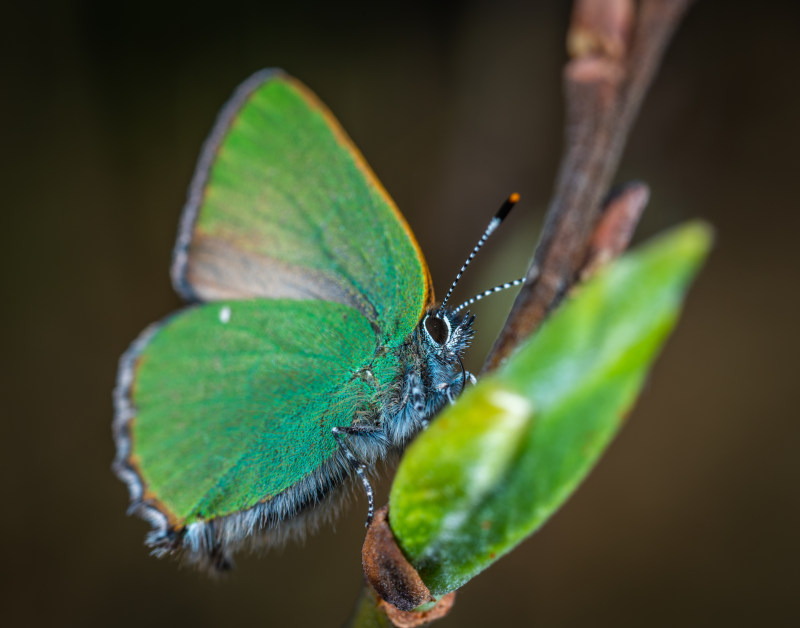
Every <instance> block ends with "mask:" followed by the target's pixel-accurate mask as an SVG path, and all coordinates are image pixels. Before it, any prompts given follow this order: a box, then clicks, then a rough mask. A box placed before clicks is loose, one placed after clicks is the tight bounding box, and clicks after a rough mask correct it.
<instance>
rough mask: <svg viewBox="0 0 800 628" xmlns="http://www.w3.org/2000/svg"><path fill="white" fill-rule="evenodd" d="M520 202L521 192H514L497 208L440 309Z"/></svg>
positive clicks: (440, 308)
mask: <svg viewBox="0 0 800 628" xmlns="http://www.w3.org/2000/svg"><path fill="white" fill-rule="evenodd" d="M518 202H519V194H517V193H516V192H514V193H513V194H512V195H510V196H509V197H508V198H507V199H506V200H505V202H504V203H503V204H502V205H501V206H500V209H498V210H497V213H496V214H495V215H494V217H493V218H492V219H491V220H490V221H489V225H488V226H487V227H486V231H484V232H483V235H482V236H481V239H480V240H478V243H477V244H476V245H475V248H474V249H472V253H470V254H469V257H468V258H467V261H466V262H464V264H463V265H462V266H461V270H459V271H458V274H457V275H456V278H455V279H454V280H453V284H452V285H451V286H450V289H449V290H448V291H447V295H446V296H445V297H444V301H442V304H441V305H440V306H439V310H442V309H444V306H445V303H447V300H448V299H449V298H450V295H451V294H453V290H455V287H456V285H457V284H458V280H459V279H461V275H463V274H464V271H465V270H466V269H467V266H469V263H470V262H471V261H472V258H473V257H475V255H477V254H478V251H480V250H481V247H482V246H483V245H484V243H485V242H486V240H488V239H489V236H490V235H492V233H494V230H495V229H497V227H499V226H500V223H501V222H503V220H505V217H506V216H508V212H510V211H511V208H512V207H514V205H516V204H517V203H518ZM514 285H518V284H514ZM509 287H510V286H509ZM501 289H502V288H501ZM478 298H483V297H478Z"/></svg>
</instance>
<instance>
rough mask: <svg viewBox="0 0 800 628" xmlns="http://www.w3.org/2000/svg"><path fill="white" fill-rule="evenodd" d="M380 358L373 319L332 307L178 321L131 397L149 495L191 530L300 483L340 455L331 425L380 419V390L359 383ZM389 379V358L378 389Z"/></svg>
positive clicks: (379, 369)
mask: <svg viewBox="0 0 800 628" xmlns="http://www.w3.org/2000/svg"><path fill="white" fill-rule="evenodd" d="M225 321H227V322H225ZM375 348H376V336H375V332H374V331H373V329H372V328H371V326H370V323H369V321H367V319H366V318H365V317H364V316H362V315H361V314H360V313H359V312H358V311H356V310H354V309H353V308H351V307H349V306H346V305H341V304H338V303H332V302H325V301H295V300H288V299H274V300H264V299H258V300H247V301H233V302H228V303H215V304H207V305H202V306H198V307H194V308H191V309H188V310H185V311H183V312H181V313H179V314H177V315H175V316H174V317H172V318H170V319H169V320H168V321H167V322H166V324H165V325H164V326H163V327H161V328H160V329H159V330H158V331H157V332H156V333H155V334H154V336H153V337H152V338H151V340H150V342H149V343H148V345H147V346H146V347H145V349H144V350H143V351H142V353H141V355H140V357H139V359H138V361H137V363H136V367H135V368H136V373H135V380H134V386H133V389H132V402H133V406H134V409H135V413H136V414H135V418H134V420H133V423H132V426H131V432H132V434H131V435H132V439H133V442H134V444H135V452H136V454H135V458H134V460H133V462H135V464H136V465H137V467H138V470H139V473H140V475H141V476H142V480H143V481H144V484H145V487H146V489H147V494H148V495H149V496H153V497H155V498H156V499H157V500H158V502H160V503H161V504H162V505H163V506H164V507H165V508H166V509H167V510H168V511H169V514H171V515H172V516H173V519H176V520H178V521H179V522H183V523H186V524H188V523H191V522H192V521H193V520H197V519H209V518H213V517H219V516H224V515H227V514H232V513H235V512H238V511H241V510H245V509H248V508H251V507H253V506H255V505H256V504H257V503H259V502H261V501H265V500H269V499H270V498H271V497H274V496H275V495H277V494H278V493H280V492H281V491H284V490H286V489H287V488H289V487H290V486H292V485H294V484H296V483H297V482H298V481H300V480H301V479H303V478H304V477H306V476H308V475H309V474H311V473H313V472H314V471H315V470H316V469H318V468H319V467H320V466H322V465H323V464H324V463H325V462H326V461H328V460H330V458H331V457H332V456H333V455H334V453H335V451H336V448H337V444H336V441H335V440H334V439H333V437H332V435H331V428H332V427H334V426H342V425H351V424H352V423H353V421H354V420H355V419H356V418H357V417H358V415H359V413H369V412H370V400H371V398H372V397H373V396H374V392H375V388H374V386H375V383H371V384H370V385H367V384H366V383H365V382H364V380H363V378H359V377H355V378H354V377H353V375H354V373H355V372H356V371H357V370H358V368H359V367H361V366H363V365H365V364H366V363H369V362H371V361H372V360H373V356H374V352H375ZM389 355H391V354H389ZM391 370H392V363H391V359H390V358H387V357H383V358H382V359H380V360H378V361H377V363H376V364H375V367H374V368H373V371H374V373H375V374H376V376H377V380H378V381H377V385H381V382H388V381H389V380H390V379H391V377H392V373H391Z"/></svg>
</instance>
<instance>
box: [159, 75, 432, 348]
mask: <svg viewBox="0 0 800 628" xmlns="http://www.w3.org/2000/svg"><path fill="white" fill-rule="evenodd" d="M172 278H173V283H174V285H175V288H176V290H177V291H178V292H179V293H180V294H181V295H182V296H184V297H185V298H187V299H188V300H201V301H215V300H219V299H231V298H248V297H270V298H276V297H288V298H294V299H324V300H329V301H336V302H338V303H345V304H347V305H351V306H352V307H355V308H356V309H357V310H359V311H360V312H362V314H364V316H366V318H367V319H368V320H369V321H370V322H371V323H372V324H373V325H374V326H375V328H376V329H378V330H380V331H381V332H382V333H383V335H384V337H386V338H398V337H404V336H405V335H407V334H408V333H409V332H410V331H411V330H412V329H413V327H414V326H415V325H416V324H417V322H418V321H419V318H420V316H421V313H422V311H423V310H424V308H425V306H426V305H427V304H429V303H430V302H431V301H432V299H433V295H432V290H431V283H430V279H429V275H428V270H427V266H426V264H425V261H424V259H423V257H422V253H421V251H420V250H419V247H418V245H417V243H416V241H415V240H414V236H413V235H412V233H411V231H410V230H409V228H408V225H407V224H406V222H405V220H404V219H403V217H402V215H401V214H400V213H399V211H398V210H397V207H396V206H395V205H394V202H393V201H392V200H391V199H390V198H389V196H388V194H387V193H386V191H385V190H384V189H383V187H382V186H381V184H380V182H378V180H377V179H376V178H375V175H374V174H373V173H372V171H371V170H370V169H369V166H367V164H366V162H365V161H364V159H363V158H362V157H361V155H360V154H359V152H358V150H357V149H356V148H355V146H353V144H352V142H351V141H350V139H349V138H348V137H347V135H346V134H345V132H344V131H343V130H342V128H341V126H340V125H339V124H338V122H337V121H336V120H335V119H334V118H333V116H332V115H331V113H330V112H329V111H328V110H327V108H326V107H325V106H324V105H323V104H322V103H321V102H320V101H319V100H318V99H317V98H316V97H315V96H314V95H313V94H312V93H311V92H310V91H309V90H308V89H307V88H306V87H304V86H303V85H301V84H300V83H299V82H298V81H296V80H294V79H292V78H290V77H289V76H287V75H286V74H284V73H282V72H281V71H277V70H265V71H262V72H259V73H257V74H255V75H253V76H252V77H250V78H249V79H248V80H247V81H245V82H244V83H243V84H242V85H241V86H240V87H239V88H238V89H237V91H236V92H235V94H234V96H233V97H232V99H231V101H230V102H229V103H228V104H227V105H226V106H225V108H223V110H222V112H221V113H220V115H219V117H218V119H217V122H216V124H215V127H214V129H213V131H212V133H211V135H210V137H209V139H208V140H207V141H206V144H205V146H204V148H203V151H202V154H201V157H200V160H199V163H198V166H197V170H196V172H195V176H194V179H193V182H192V185H191V188H190V193H189V200H188V202H187V204H186V207H185V208H184V213H183V217H182V220H181V227H180V232H179V234H178V240H177V243H176V246H175V252H174V257H173V266H172Z"/></svg>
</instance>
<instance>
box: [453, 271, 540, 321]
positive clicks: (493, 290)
mask: <svg viewBox="0 0 800 628" xmlns="http://www.w3.org/2000/svg"><path fill="white" fill-rule="evenodd" d="M524 283H525V277H520V278H519V279H515V280H514V281H507V282H506V283H501V284H500V285H499V286H495V287H494V288H491V289H489V290H484V291H483V292H481V293H480V294H476V295H475V296H474V297H472V298H471V299H467V300H466V301H464V302H463V303H462V304H461V305H459V306H458V307H457V308H456V309H454V310H453V314H455V313H456V312H460V311H461V310H463V309H464V308H465V307H467V306H468V305H472V304H473V303H475V301H480V300H481V299H483V298H484V297H488V296H489V295H490V294H494V293H496V292H501V291H503V290H507V289H508V288H513V287H514V286H521V285H522V284H524Z"/></svg>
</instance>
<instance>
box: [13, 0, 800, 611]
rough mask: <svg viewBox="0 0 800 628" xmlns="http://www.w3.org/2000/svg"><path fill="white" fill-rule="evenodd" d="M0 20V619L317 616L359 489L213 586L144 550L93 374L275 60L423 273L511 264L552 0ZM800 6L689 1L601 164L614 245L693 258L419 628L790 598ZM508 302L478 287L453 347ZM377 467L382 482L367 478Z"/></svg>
mask: <svg viewBox="0 0 800 628" xmlns="http://www.w3.org/2000/svg"><path fill="white" fill-rule="evenodd" d="M2 14H3V19H2V22H3V36H2V38H0V58H1V59H2V62H1V63H0V68H2V76H3V82H2V90H0V112H2V120H3V125H2V132H0V143H1V144H2V151H0V159H2V162H3V164H2V168H1V169H0V178H2V190H3V196H2V198H3V201H2V211H1V212H0V221H2V223H1V224H2V242H3V244H2V247H1V248H0V254H1V255H2V279H3V290H2V291H3V303H4V305H3V307H2V324H3V331H4V341H3V349H2V357H3V360H2V364H3V372H2V374H1V375H2V376H1V377H0V386H1V387H2V391H3V393H2V394H3V407H4V412H3V419H2V422H0V430H2V431H1V432H0V434H2V436H1V437H0V443H1V445H0V446H1V447H2V452H1V454H0V465H2V466H1V468H2V487H3V491H2V502H3V505H2V519H1V520H0V521H1V522H0V526H2V532H3V537H2V538H3V540H4V547H3V548H2V555H3V565H4V568H3V575H2V576H0V578H2V580H3V582H2V583H0V601H2V610H1V611H0V616H1V617H2V618H3V619H2V623H3V624H4V625H6V626H8V625H36V624H37V623H41V624H46V625H81V626H105V625H117V626H127V625H134V624H140V623H142V622H144V623H145V624H146V625H151V626H162V625H189V624H192V625H196V626H202V625H211V624H214V625H244V624H245V622H247V624H248V625H318V626H327V625H339V624H341V623H342V622H343V621H344V620H345V619H346V618H347V616H348V614H349V612H350V610H351V608H352V607H353V605H354V603H355V600H356V597H357V594H358V592H359V589H360V587H361V575H360V545H361V541H362V538H363V527H362V524H363V517H364V510H365V503H364V501H363V499H362V498H359V500H358V501H357V502H356V503H355V504H354V505H353V506H351V508H350V509H349V510H348V514H347V515H346V516H345V517H343V518H341V519H340V520H339V521H338V522H337V525H336V526H335V529H334V528H330V529H325V530H322V531H321V532H320V533H318V534H317V535H316V536H314V537H312V538H310V539H309V540H308V541H307V542H306V543H305V544H304V545H302V546H299V545H294V546H289V547H287V548H285V549H284V550H283V551H279V552H273V553H270V554H268V555H265V556H262V557H242V558H240V560H239V569H238V570H237V572H236V573H234V574H233V575H232V576H231V577H229V578H227V579H225V580H224V581H217V582H215V581H209V580H208V579H207V578H205V577H203V576H201V575H198V574H196V573H193V572H191V571H188V570H185V569H183V570H182V569H179V568H178V566H177V565H176V564H175V563H173V562H170V561H166V560H163V561H160V560H156V559H154V558H152V557H149V556H148V555H147V551H146V550H145V548H144V547H143V545H142V541H143V536H144V533H145V531H146V530H147V526H146V524H144V523H143V522H141V521H139V520H137V519H134V518H130V517H126V516H125V509H126V507H127V494H126V490H125V488H124V486H123V485H122V484H121V483H120V482H119V481H118V480H117V479H116V478H115V477H114V476H113V475H112V473H111V471H110V469H109V466H110V463H111V460H112V458H113V444H112V441H111V433H110V422H111V414H112V409H111V389H112V386H113V383H114V378H115V373H116V362H117V359H118V357H119V355H120V354H121V353H122V352H123V350H124V349H125V348H126V346H127V345H128V343H129V342H130V341H131V340H132V339H133V338H134V337H135V335H136V334H137V333H138V332H139V331H140V330H141V329H142V328H143V327H145V326H146V325H147V324H149V323H150V322H151V321H154V320H156V319H158V318H160V317H162V316H163V315H165V314H166V313H168V312H170V311H171V310H173V309H175V308H176V307H178V306H179V301H178V298H177V297H176V296H175V295H174V293H173V291H172V288H171V286H170V283H169V278H168V266H169V261H170V253H171V248H172V243H173V239H174V236H175V229H176V225H177V220H178V215H179V212H180V209H181V206H182V204H183V201H184V195H185V190H186V187H187V184H188V182H189V178H190V176H191V173H192V170H193V168H194V162H195V159H196V156H197V153H198V150H199V147H200V144H201V142H202V141H203V139H204V136H205V134H206V133H207V131H208V130H209V128H210V126H211V124H212V122H213V120H214V117H215V115H216V112H217V110H218V108H219V107H220V106H221V105H222V103H223V102H224V101H225V99H226V98H227V97H228V95H229V94H230V92H231V90H232V89H233V88H234V87H235V85H236V84H237V83H239V82H240V81H241V80H243V79H244V78H245V77H247V76H248V75H249V74H250V73H251V72H253V71H255V70H257V69H259V68H262V67H265V66H280V67H283V68H285V69H286V70H287V71H289V72H290V73H292V74H294V75H295V76H297V77H299V78H300V79H302V80H303V81H304V82H305V83H306V84H308V85H309V86H311V87H312V89H314V90H315V91H316V92H317V93H318V94H319V96H320V97H321V98H322V99H323V100H324V101H325V102H326V103H327V104H328V105H329V106H330V107H331V109H332V110H333V111H334V113H335V114H336V115H337V116H338V117H339V119H340V120H341V121H342V123H343V125H344V126H345V128H346V129H347V130H348V131H349V133H350V134H351V135H352V137H353V138H354V140H355V142H356V144H357V145H359V146H360V148H361V149H362V151H363V152H364V154H365V156H366V158H367V160H368V161H369V162H370V163H371V165H372V166H373V168H374V169H375V170H376V172H377V174H378V176H379V177H380V178H381V179H382V180H383V182H384V183H385V185H386V187H387V188H388V190H389V192H390V193H391V194H392V195H393V196H394V198H395V199H396V200H397V202H398V204H399V205H400V207H401V208H402V210H403V211H404V212H405V214H406V216H407V218H408V221H409V222H410V224H411V226H412V228H413V229H414V231H415V232H416V234H417V236H418V239H419V241H420V243H421V246H422V249H423V250H424V251H425V253H426V255H427V258H428V261H429V264H430V266H431V269H432V273H433V277H434V282H435V285H436V286H438V289H439V294H440V295H441V294H442V292H443V290H444V289H445V288H446V286H447V284H448V283H449V281H450V280H451V279H452V277H453V275H454V273H455V271H456V270H457V268H458V266H459V265H460V263H461V261H462V259H463V257H464V256H465V254H466V253H467V252H468V251H469V250H470V248H471V247H472V245H473V242H474V240H475V238H477V237H478V235H479V234H480V232H481V230H482V228H483V227H484V225H485V223H486V221H487V219H488V217H489V216H490V214H491V213H492V212H493V211H494V210H495V209H496V207H497V206H498V204H499V202H500V201H501V200H502V199H503V198H504V197H505V196H506V195H507V194H508V193H509V192H512V191H518V192H520V193H521V195H522V199H523V200H522V202H521V203H520V205H519V206H518V208H517V210H515V215H512V216H511V218H510V219H509V221H508V223H507V226H506V227H505V228H504V229H502V230H501V232H500V233H499V234H498V235H497V236H496V237H495V238H494V241H493V242H490V244H489V245H488V246H487V247H486V251H485V252H484V253H483V254H482V256H481V258H480V259H479V260H478V262H477V263H476V264H475V266H474V271H472V272H470V273H469V274H468V275H467V276H466V278H465V280H464V282H463V285H462V287H461V288H460V289H459V295H460V296H462V297H464V298H466V297H468V296H470V295H471V294H472V293H474V292H477V291H479V290H482V289H485V288H487V287H490V286H492V285H494V284H495V283H498V282H500V281H504V280H508V279H511V278H512V277H516V276H518V275H520V274H521V273H522V272H523V271H524V269H525V268H526V266H527V263H528V260H529V258H530V255H531V252H532V250H533V246H534V244H535V242H536V238H537V233H538V228H539V225H540V224H541V220H542V217H543V214H544V211H545V209H546V205H547V201H548V197H549V195H550V192H551V187H552V182H553V179H554V174H555V169H556V166H557V162H558V158H559V154H560V149H561V138H562V118H563V115H562V97H561V85H560V72H561V67H562V65H563V62H564V60H565V53H564V43H563V42H564V33H565V29H566V25H567V21H568V16H569V4H568V3H567V2H557V1H552V0H551V1H546V2H536V3H533V2H508V1H493V2H488V1H487V2H477V1H472V2H458V3H456V2H435V3H422V2H415V1H414V0H408V1H406V2H403V3H382V4H380V8H376V7H375V6H372V7H371V8H362V7H348V6H340V5H338V3H324V2H293V3H269V2H264V3H260V4H254V5H253V6H249V7H242V6H237V5H234V4H224V3H223V4H219V3H217V4H214V5H210V4H209V5H203V4H198V3H187V2H183V3H160V2H149V1H144V2H115V3H110V2H97V1H83V2H78V1H71V2H60V3H21V2H18V3H15V6H5V8H3V9H2ZM798 33H800V7H798V5H797V4H796V3H719V2H717V3H714V2H711V1H707V0H705V1H700V2H699V3H698V4H697V5H696V6H695V7H694V9H693V10H692V11H691V12H690V14H689V15H688V17H687V19H686V21H685V23H684V24H683V26H682V28H681V29H680V31H679V33H678V34H677V36H676V38H675V40H674V41H673V44H672V46H671V48H670V50H669V52H668V54H667V56H666V59H665V62H664V65H663V68H662V71H661V73H660V74H659V76H658V78H657V80H656V82H655V84H654V86H653V88H652V90H651V92H650V93H649V96H648V98H647V100H646V102H645V104H644V109H643V111H642V114H641V117H640V119H639V121H638V123H637V125H636V127H635V129H634V133H633V135H632V138H631V141H630V143H629V146H628V149H627V151H626V153H625V157H624V161H623V165H622V168H621V171H620V173H619V176H618V181H619V182H622V181H626V180H630V179H633V178H636V179H641V180H644V181H646V182H648V183H649V184H650V186H651V188H652V201H651V203H650V206H649V208H648V209H647V212H646V215H645V218H644V220H643V223H642V225H641V227H640V229H639V232H638V235H637V240H641V239H644V238H646V237H647V236H649V235H652V234H653V233H655V232H657V231H659V230H661V229H664V228H666V227H669V226H670V225H674V224H676V223H678V222H680V221H683V220H686V219H689V218H694V217H698V216H699V217H704V218H706V219H708V220H710V221H711V222H712V223H713V224H714V225H715V226H716V228H717V230H718V241H717V245H716V248H715V250H714V253H713V255H712V257H711V260H710V262H709V264H708V265H707V267H706V268H705V270H704V271H703V273H702V275H701V276H700V278H699V281H698V282H697V284H696V286H695V287H694V289H693V291H692V293H691V295H690V298H689V300H688V302H687V306H686V310H685V313H684V317H683V319H682V321H681V323H680V325H679V327H678V329H677V331H676V333H675V335H674V336H673V338H672V339H671V341H670V342H669V344H668V346H667V348H666V350H665V351H664V353H663V355H662V357H661V359H660V360H659V361H658V363H657V365H656V368H655V370H654V372H653V374H652V377H651V378H650V381H649V383H648V385H647V387H646V390H645V391H644V394H643V395H642V397H641V400H640V401H639V403H638V406H637V408H636V409H635V411H634V412H633V413H632V416H631V418H630V420H629V422H628V424H627V425H626V426H625V428H624V429H623V431H622V433H621V434H620V436H619V437H618V438H617V439H616V441H615V442H614V444H613V445H612V447H611V448H610V450H609V451H608V452H607V454H606V455H605V456H604V458H603V459H602V461H601V462H600V464H599V465H598V467H597V468H596V470H595V471H594V472H593V473H592V475H591V476H590V477H589V479H588V480H587V481H586V482H585V483H584V484H583V485H582V487H581V488H580V489H579V490H578V492H577V493H576V494H575V495H574V496H573V498H572V499H571V500H570V501H569V502H568V503H567V504H566V506H565V507H563V508H562V509H561V510H560V511H559V512H558V513H557V514H556V515H555V516H554V517H553V518H552V519H551V520H550V521H549V522H548V523H547V524H546V525H545V526H544V528H543V529H541V530H540V531H539V532H538V533H537V534H535V535H534V536H533V537H532V538H531V539H529V540H528V541H527V542H526V543H524V544H523V545H522V546H521V547H520V548H519V549H518V550H517V551H515V552H513V553H512V554H511V555H509V556H507V557H506V558H504V559H502V560H501V561H500V562H499V563H497V564H496V565H495V566H493V567H492V568H491V569H489V570H488V571H487V572H485V573H483V574H482V575H481V576H479V577H478V578H477V579H475V580H474V581H472V582H471V583H470V584H468V585H467V586H466V587H465V588H464V589H463V590H462V591H461V592H460V593H459V594H458V600H457V603H456V606H455V608H454V610H453V612H452V614H451V615H450V616H449V617H448V618H447V619H446V620H444V621H442V622H441V624H439V625H441V626H443V627H445V626H484V625H487V624H491V625H494V626H506V625H532V626H643V625H646V626H674V625H681V626H708V625H725V626H735V625H736V626H738V625H742V626H744V625H770V626H776V625H788V624H791V623H792V619H794V621H796V620H797V617H798V607H799V606H800V604H798V585H800V578H799V577H798V576H799V573H800V570H798V562H799V559H800V541H798V538H800V536H799V535H798V531H800V511H799V509H798V480H800V468H799V467H798V463H797V458H798V450H800V430H798V425H797V423H798V421H797V419H798V412H797V407H798V405H797V402H798V388H799V387H798V384H797V356H798V349H799V348H800V347H798V332H797V319H798V315H797V311H798V310H797V307H798V295H797V286H798V280H797V270H798V265H797V252H796V251H797V248H798V244H797V239H798V232H799V230H798V227H800V220H799V219H798V216H799V215H800V211H798V197H799V196H800V185H798V179H799V178H800V172H798V171H799V170H800V169H799V168H798V166H800V163H799V160H798V141H800V116H798V112H800V76H799V75H798V72H797V63H798V60H800V38H799V37H798ZM512 296H513V295H506V296H505V297H497V298H495V299H494V300H493V301H492V300H489V301H486V302H484V304H483V305H482V306H480V307H476V308H475V311H476V313H477V314H478V317H479V318H478V323H477V324H478V330H479V343H478V344H477V345H476V346H475V350H474V351H473V352H472V354H471V356H470V359H471V365H472V367H473V368H475V369H477V368H478V367H479V365H480V364H481V362H482V358H483V355H484V354H485V352H486V351H487V349H488V346H489V345H490V343H491V341H492V340H493V338H494V337H495V335H496V333H497V331H498V329H499V327H500V325H501V324H502V321H503V319H504V317H505V314H506V312H507V310H508V307H509V306H510V302H511V298H512ZM386 486H387V485H386V483H384V486H383V487H382V491H383V493H382V494H383V495H384V496H385V491H386Z"/></svg>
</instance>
